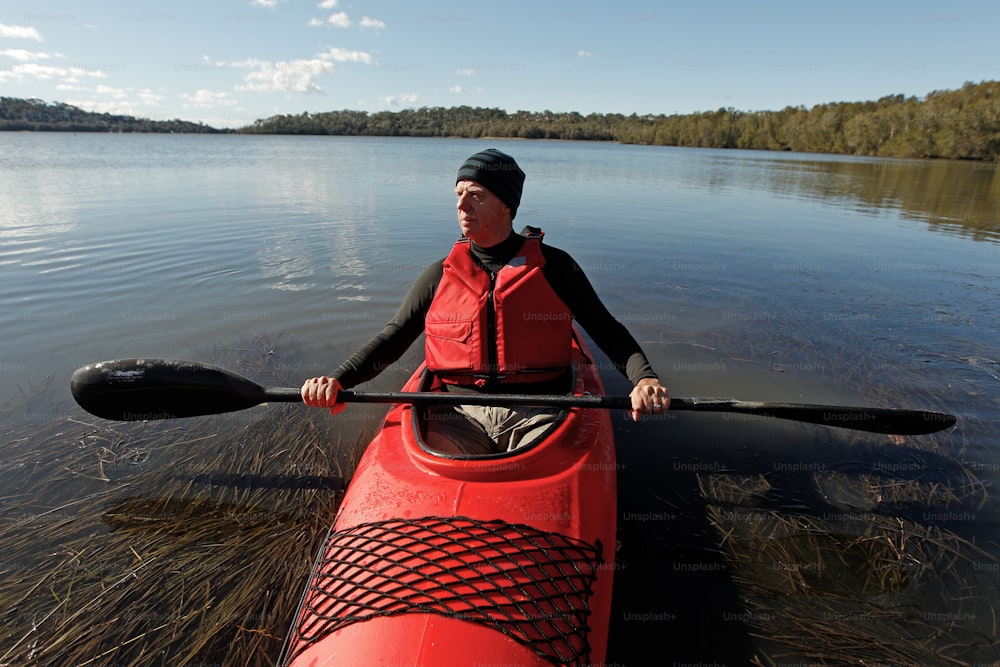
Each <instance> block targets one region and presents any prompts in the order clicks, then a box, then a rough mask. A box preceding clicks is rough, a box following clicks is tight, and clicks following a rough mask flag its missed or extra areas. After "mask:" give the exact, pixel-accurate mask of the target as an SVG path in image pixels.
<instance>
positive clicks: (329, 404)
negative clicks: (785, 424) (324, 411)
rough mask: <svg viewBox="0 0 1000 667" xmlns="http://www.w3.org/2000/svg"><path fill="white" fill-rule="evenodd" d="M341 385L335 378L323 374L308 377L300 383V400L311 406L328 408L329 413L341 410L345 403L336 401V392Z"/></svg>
mask: <svg viewBox="0 0 1000 667" xmlns="http://www.w3.org/2000/svg"><path fill="white" fill-rule="evenodd" d="M341 389H343V387H342V386H341V385H340V380H338V379H337V378H331V377H326V376H325V375H323V376H320V377H316V378H310V379H308V380H306V381H305V382H304V383H303V384H302V391H301V392H300V393H301V394H302V402H303V403H305V404H306V405H308V406H309V407H311V408H330V414H332V415H335V414H338V413H340V412H343V410H344V408H346V407H347V404H346V403H340V402H338V401H337V394H339V393H340V390H341Z"/></svg>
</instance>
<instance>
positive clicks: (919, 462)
mask: <svg viewBox="0 0 1000 667" xmlns="http://www.w3.org/2000/svg"><path fill="white" fill-rule="evenodd" d="M757 339H758V340H759V339H760V337H759V336H758V337H757ZM851 343H852V341H847V342H846V344H848V345H850V344H851ZM824 347H825V346H824ZM857 349H858V350H864V349H865V348H864V347H862V346H860V345H859V347H858V348H857ZM744 354H745V356H746V357H752V356H753V351H752V350H751V351H749V352H747V353H744ZM780 355H781V356H783V357H785V358H788V359H790V361H789V362H788V363H799V362H800V361H801V360H802V359H807V360H810V361H811V362H812V363H814V364H815V365H816V366H817V367H825V368H831V367H837V368H838V370H839V371H840V375H839V378H838V379H839V380H841V381H842V382H844V385H845V386H854V387H859V388H862V389H863V391H864V393H865V394H866V395H867V396H868V397H869V398H870V400H871V401H872V402H873V403H876V404H877V403H882V404H885V405H892V404H895V405H897V406H898V407H918V406H921V405H922V406H928V405H930V406H937V407H938V408H939V409H940V408H943V409H944V410H948V405H947V403H949V402H950V401H949V400H948V398H947V397H948V396H949V395H954V391H952V387H951V385H948V387H947V390H946V389H945V387H935V386H934V384H933V382H930V383H928V382H926V381H925V382H924V383H923V384H921V383H920V382H919V381H917V380H913V381H911V379H910V378H906V377H901V376H899V375H897V376H894V377H881V378H879V382H877V383H873V382H872V379H871V378H870V377H866V376H864V375H863V373H862V371H861V370H855V371H854V372H853V373H852V371H851V369H849V368H848V369H846V370H845V369H843V368H841V367H839V366H835V364H834V361H833V360H831V359H829V358H825V357H823V356H822V355H821V353H820V351H819V350H818V349H817V347H816V346H814V345H813V344H812V343H811V342H809V341H790V342H789V344H787V345H785V346H784V347H782V348H781V352H780ZM796 355H798V356H796ZM873 365H877V364H876V362H874V361H872V360H869V361H868V364H866V367H868V368H870V367H871V366H873ZM907 367H908V368H912V367H913V364H909V365H907ZM921 387H922V388H921ZM989 395H993V396H995V395H996V392H995V391H993V392H990V394H989ZM900 396H905V397H906V398H907V403H912V405H900V401H899V397H900ZM962 398H964V397H962ZM956 402H958V401H956ZM942 403H944V405H943V406H942ZM960 414H961V413H960ZM991 434H992V425H991V424H990V423H988V422H987V421H986V420H982V421H979V420H972V419H968V420H966V419H962V420H960V423H959V426H958V427H957V428H956V429H953V430H952V432H949V433H944V434H936V435H930V436H916V437H908V438H905V439H904V438H901V437H898V436H877V435H872V434H864V433H857V432H849V431H839V430H838V431H837V432H831V434H830V435H829V436H828V437H829V439H830V441H829V447H827V448H826V449H825V451H824V448H823V447H815V446H814V447H813V449H814V451H813V453H812V455H813V456H815V457H816V458H814V459H811V460H809V459H806V460H805V461H804V462H803V463H804V464H803V465H798V466H789V465H788V464H786V463H778V464H772V465H768V463H770V461H764V462H759V464H760V466H761V467H762V469H763V470H765V471H767V472H755V471H744V470H738V469H737V470H732V471H730V470H723V471H706V472H704V473H701V474H699V475H698V486H699V489H700V493H701V496H702V497H703V499H704V500H705V511H706V514H707V518H708V520H709V523H710V524H711V525H712V526H713V528H714V529H715V532H716V535H717V536H718V548H719V550H720V551H721V553H722V555H723V557H724V559H725V564H726V571H727V572H728V573H729V576H730V578H731V580H732V582H733V583H734V584H735V585H736V586H737V588H738V589H739V592H740V598H741V601H742V604H743V605H744V609H745V614H743V616H742V618H744V619H745V620H746V625H747V628H748V632H749V634H750V635H751V636H753V637H754V638H755V640H756V641H755V654H756V655H755V658H754V664H756V665H759V666H761V667H764V666H767V667H771V666H778V665H789V664H810V665H847V664H856V665H860V664H865V665H871V664H879V665H968V664H993V661H994V660H996V659H997V657H998V655H1000V629H998V625H997V620H996V619H997V610H996V609H995V590H994V584H993V582H992V579H993V578H994V577H995V574H994V573H996V572H997V571H1000V564H998V561H997V559H996V556H995V550H996V544H995V542H994V541H993V539H992V536H990V535H986V536H985V537H986V539H985V540H984V539H983V538H984V535H983V534H982V527H981V524H977V522H976V519H975V518H976V515H977V513H979V512H981V511H982V510H983V509H984V508H986V507H987V505H988V503H989V494H988V485H987V484H985V483H984V482H983V481H982V480H980V479H979V477H978V476H977V474H976V470H975V466H974V465H968V464H967V463H966V462H965V461H964V458H965V456H966V455H967V453H968V449H969V445H970V443H984V442H988V441H989V439H990V437H991ZM776 444H777V443H776ZM980 446H981V445H980ZM772 455H773V453H767V454H764V456H765V457H768V456H772ZM772 460H774V459H772ZM760 469H761V468H758V470H760ZM792 488H794V492H791V493H789V489H792Z"/></svg>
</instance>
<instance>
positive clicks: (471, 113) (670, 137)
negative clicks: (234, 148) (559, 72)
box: [0, 81, 1000, 163]
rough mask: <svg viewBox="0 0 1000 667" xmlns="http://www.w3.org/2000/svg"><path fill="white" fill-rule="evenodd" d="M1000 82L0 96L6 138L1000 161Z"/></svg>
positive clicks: (0, 126)
mask: <svg viewBox="0 0 1000 667" xmlns="http://www.w3.org/2000/svg"><path fill="white" fill-rule="evenodd" d="M998 119H1000V82H997V81H984V82H982V83H978V84H974V83H966V84H965V85H964V86H963V87H962V88H960V89H958V90H946V91H935V92H931V93H928V94H927V95H926V96H925V97H924V98H915V97H910V98H906V97H904V96H902V95H890V96H887V97H883V98H881V99H880V100H878V101H875V102H835V103H830V104H821V105H816V106H814V107H812V108H811V109H806V108H805V107H786V108H785V109H782V110H781V111H759V112H746V111H737V110H735V109H732V108H723V109H718V110H716V111H707V112H700V113H692V114H685V115H672V116H664V115H658V116H657V115H643V116H639V115H636V114H631V115H628V116H626V115H623V114H589V115H587V116H584V115H582V114H579V113H576V112H558V113H557V112H551V111H543V112H529V111H517V112H514V113H508V112H506V111H503V110H501V109H489V108H480V107H464V106H463V107H450V108H444V107H432V108H427V107H424V108H420V109H408V110H403V111H393V112H390V111H381V112H375V113H369V112H366V111H351V110H342V111H328V112H322V113H315V114H310V113H301V114H297V115H293V114H283V115H278V116H271V117H270V118H265V119H259V120H257V121H255V122H254V123H253V124H251V125H247V126H244V127H241V128H238V129H217V128H213V127H209V126H207V125H204V124H202V123H191V122H188V121H182V120H179V119H177V120H170V121H152V120H148V119H141V118H135V117H132V116H115V115H111V114H106V113H105V114H98V113H93V112H87V111H83V110H81V109H78V108H76V107H73V106H70V105H67V104H61V103H56V104H51V105H49V104H46V103H45V102H42V101H41V100H21V99H16V98H0V131H47V132H100V133H103V132H115V133H117V132H120V133H143V134H145V133H183V134H279V135H281V134H288V135H329V136H371V137H417V138H419V137H425V138H466V139H486V138H496V139H556V140H569V141H597V142H605V141H606V142H615V143H620V144H640V145H650V146H677V147H687V148H737V149H747V150H765V151H781V152H799V153H814V154H828V155H852V156H867V157H891V158H904V159H906V158H909V159H924V158H938V159H949V160H971V161H979V162H991V163H997V162H1000V120H998Z"/></svg>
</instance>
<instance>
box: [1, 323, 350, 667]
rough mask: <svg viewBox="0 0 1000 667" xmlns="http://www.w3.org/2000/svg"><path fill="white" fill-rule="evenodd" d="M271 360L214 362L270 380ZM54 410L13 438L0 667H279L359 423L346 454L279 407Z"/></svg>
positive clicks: (317, 427) (4, 503)
mask: <svg viewBox="0 0 1000 667" xmlns="http://www.w3.org/2000/svg"><path fill="white" fill-rule="evenodd" d="M276 355H278V352H277V349H276V347H275V345H274V341H269V340H263V339H256V340H253V341H250V343H249V344H248V345H246V346H243V348H242V349H241V350H238V351H231V352H229V353H227V354H226V355H225V358H223V359H215V360H213V362H214V363H219V364H220V365H228V366H229V367H232V368H239V370H240V372H242V373H244V374H246V375H248V376H250V377H253V378H254V379H257V380H259V381H261V382H266V383H272V382H274V381H276V380H280V379H281V378H280V376H281V374H282V373H281V370H280V369H281V366H280V364H276ZM47 414H49V415H55V414H63V415H64V416H63V417H61V418H54V419H49V420H48V421H47V423H44V424H42V423H31V424H22V425H19V426H16V427H14V428H12V429H10V430H8V433H7V436H8V438H7V440H8V442H9V443H11V444H10V445H9V446H8V448H7V451H6V454H7V458H6V463H5V464H4V470H5V473H6V475H5V476H6V477H9V478H11V479H13V480H15V483H14V484H12V485H8V486H7V488H6V489H5V491H4V493H3V497H2V499H0V543H2V544H3V562H2V572H0V575H2V576H0V610H2V611H0V620H2V623H0V665H27V664H30V665H66V664H73V665H108V664H129V665H184V664H192V663H217V664H241V665H242V664H259V665H268V664H273V663H274V661H275V660H276V657H277V655H278V654H279V652H280V648H281V644H282V642H283V640H284V635H285V633H286V631H287V629H288V627H289V625H290V624H291V622H292V620H293V616H294V613H295V609H296V607H297V604H298V601H299V598H300V596H301V593H302V591H303V589H304V586H305V583H306V580H307V578H308V575H309V571H310V567H311V565H312V562H313V559H314V557H315V554H316V551H317V549H318V548H319V545H320V543H321V541H322V539H323V537H324V536H325V533H326V531H327V529H328V527H329V525H330V523H331V522H332V519H333V516H334V514H335V511H336V506H337V503H338V501H339V499H340V496H341V493H340V491H341V490H342V488H343V486H344V481H345V480H347V479H349V477H350V475H351V472H352V470H353V465H354V462H355V453H356V452H357V449H358V448H357V445H358V443H362V442H364V441H366V440H367V433H366V431H367V430H368V428H369V427H368V426H367V425H358V424H354V426H353V428H354V429H355V431H356V433H355V435H354V437H353V438H350V439H348V440H344V441H341V440H338V439H337V438H336V437H334V436H332V435H331V434H330V432H329V429H330V424H329V422H330V420H329V415H328V413H326V412H325V411H305V410H302V409H301V407H297V406H284V405H280V406H267V407H261V408H256V409H253V410H250V411H246V412H244V413H234V414H232V415H225V416H217V417H209V418H201V419H194V420H178V421H175V422H159V423H154V422H150V423H112V422H105V421H102V420H99V419H97V418H93V417H90V416H87V415H86V414H85V413H83V412H82V411H79V410H77V409H75V406H71V407H67V408H65V409H64V411H63V412H62V413H60V412H59V410H49V411H47ZM29 427H30V428H29ZM359 428H360V433H357V431H358V429H359Z"/></svg>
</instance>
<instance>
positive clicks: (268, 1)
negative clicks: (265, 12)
mask: <svg viewBox="0 0 1000 667" xmlns="http://www.w3.org/2000/svg"><path fill="white" fill-rule="evenodd" d="M250 4H251V5H253V6H254V7H277V6H278V0H253V2H251V3H250Z"/></svg>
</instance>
